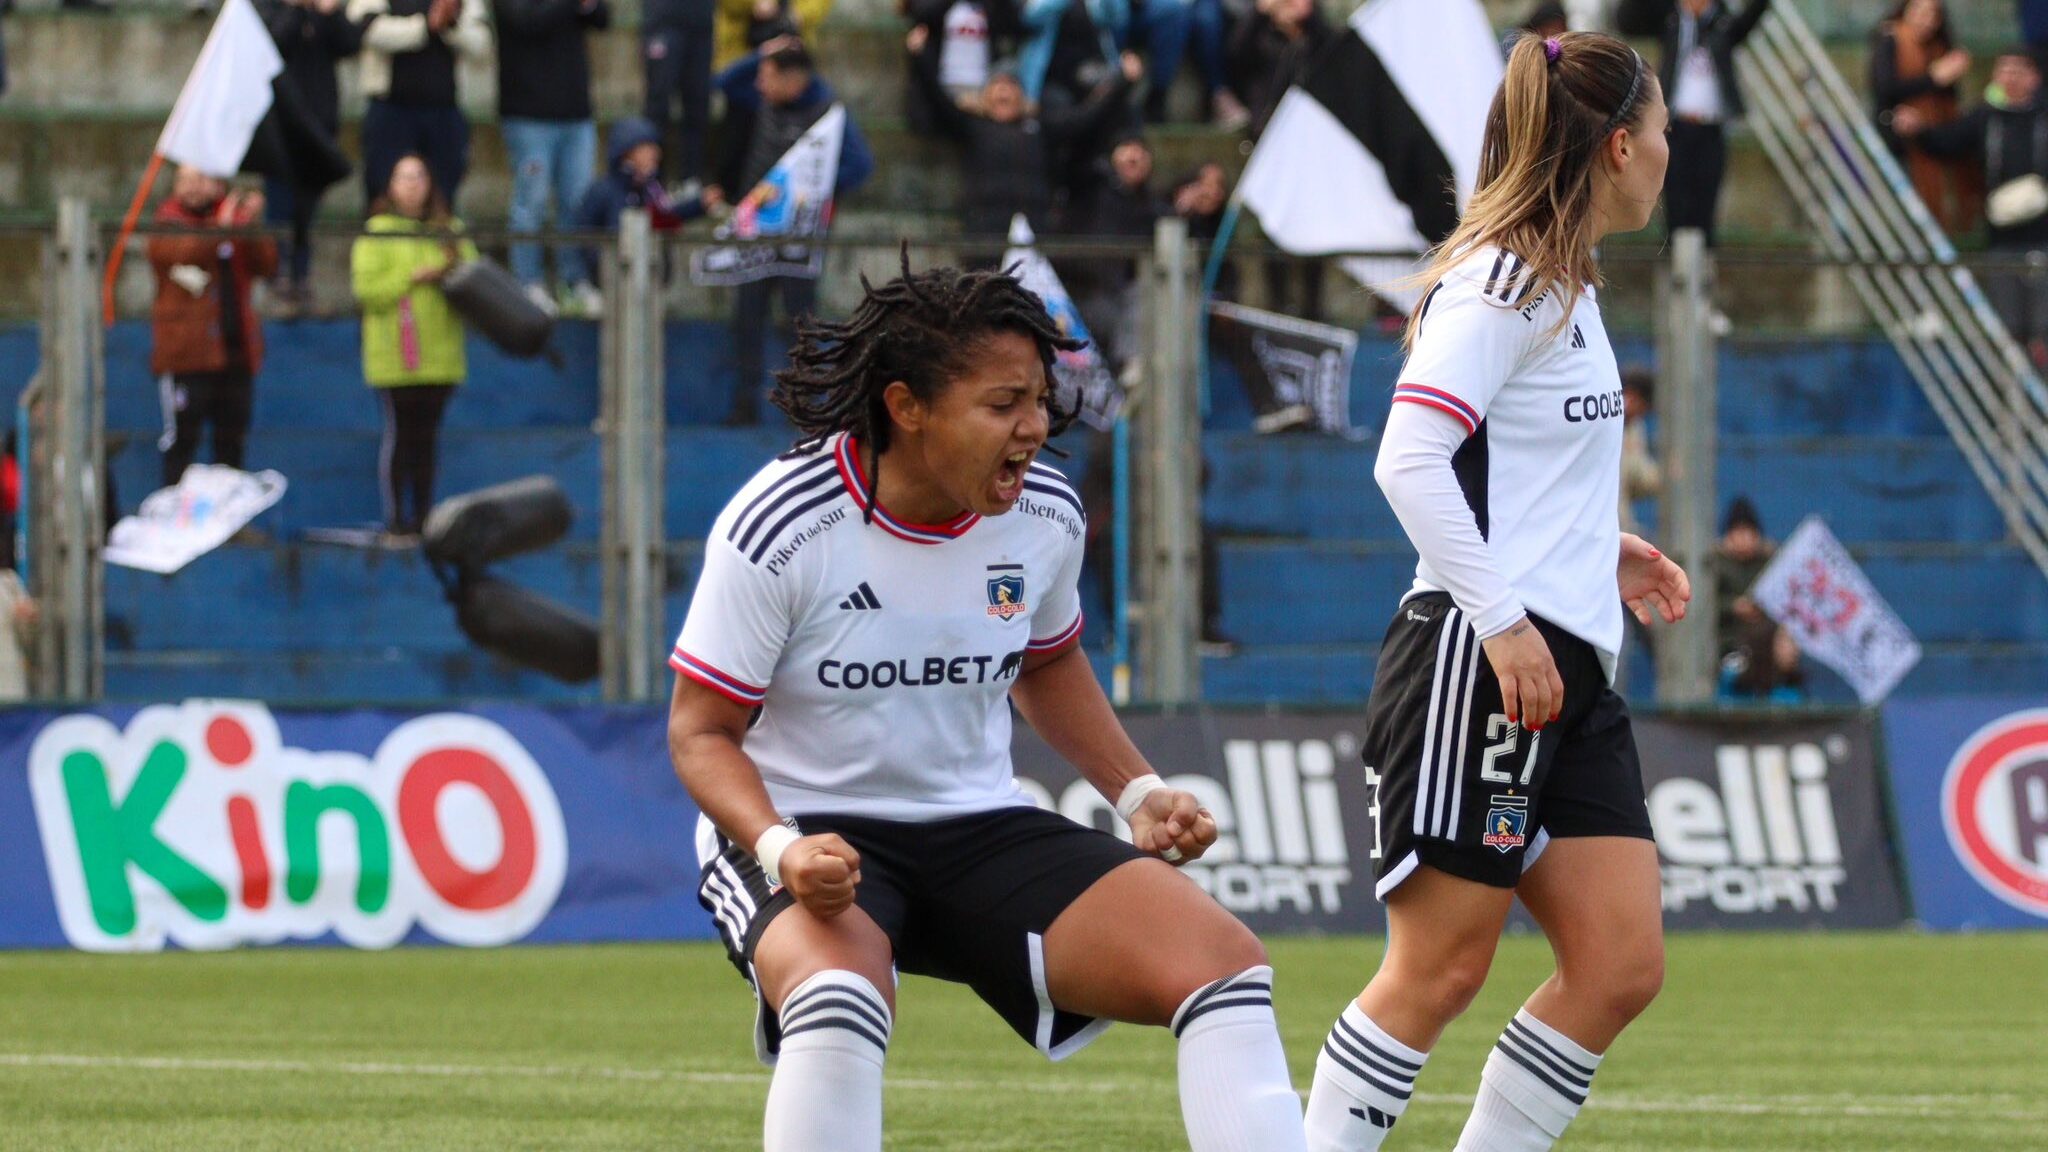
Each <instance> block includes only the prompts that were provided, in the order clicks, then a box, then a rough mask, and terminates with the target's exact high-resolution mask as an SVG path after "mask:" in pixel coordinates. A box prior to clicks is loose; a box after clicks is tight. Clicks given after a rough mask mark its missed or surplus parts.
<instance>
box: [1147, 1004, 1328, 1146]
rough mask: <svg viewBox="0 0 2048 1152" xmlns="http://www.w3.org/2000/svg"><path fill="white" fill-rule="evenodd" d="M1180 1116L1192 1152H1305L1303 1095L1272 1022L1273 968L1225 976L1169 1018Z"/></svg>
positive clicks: (1277, 1025) (1275, 1023)
mask: <svg viewBox="0 0 2048 1152" xmlns="http://www.w3.org/2000/svg"><path fill="white" fill-rule="evenodd" d="M1173 1034H1174V1035H1175V1036H1176V1037H1178V1038H1179V1040H1180V1114H1181V1119H1182V1120H1183V1121H1185V1122H1186V1124H1187V1129H1188V1146H1189V1147H1190V1148H1191V1149H1192V1150H1193V1152H1307V1148H1308V1146H1307V1145H1306V1144H1304V1143H1303V1142H1302V1134H1301V1097H1299V1096H1296V1095H1295V1094H1294V1082H1293V1081H1292V1080H1290V1079H1288V1075H1287V1052H1286V1050H1285V1049H1284V1048H1282V1047H1281V1046H1280V1026H1279V1024H1278V1023H1277V1022H1276V1021H1275V1020H1274V1019H1273V970H1272V969H1271V968H1269V967H1267V966H1265V965H1263V964H1261V965H1259V966H1258V967H1256V968H1247V969H1245V970H1244V971H1242V972H1240V973H1238V974H1237V975H1235V976H1226V977H1224V978H1223V979H1221V980H1218V981H1216V982H1215V983H1214V984H1210V985H1208V986H1207V987H1205V988H1203V989H1202V990H1200V991H1199V992H1196V993H1195V994H1194V995H1192V996H1190V997H1188V998H1187V1000H1186V1001H1184V1002H1183V1003H1182V1004H1181V1006H1180V1008H1179V1010H1178V1011H1176V1012H1174V1014H1173Z"/></svg>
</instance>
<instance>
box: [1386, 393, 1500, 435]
mask: <svg viewBox="0 0 2048 1152" xmlns="http://www.w3.org/2000/svg"><path fill="white" fill-rule="evenodd" d="M1394 399H1396V400H1406V401H1409V402H1410V403H1414V404H1427V405H1429V406H1430V407H1432V408H1441V409H1443V410H1444V411H1446V412H1449V413H1450V414H1451V415H1453V416H1456V417H1457V418H1458V420H1459V421H1460V422H1461V423H1463V424H1464V425H1465V428H1466V430H1467V431H1471V432H1477V431H1478V430H1479V410H1478V409H1477V408H1474V407H1472V405H1470V404H1467V403H1466V402H1465V401H1463V400H1461V399H1459V398H1458V397H1457V396H1455V395H1452V394H1451V393H1449V392H1446V391H1444V390H1443V389H1441V388H1432V387H1430V386H1429V385H1427V384H1397V385H1395V386H1394Z"/></svg>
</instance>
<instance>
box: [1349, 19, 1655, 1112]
mask: <svg viewBox="0 0 2048 1152" xmlns="http://www.w3.org/2000/svg"><path fill="white" fill-rule="evenodd" d="M1665 123H1666V112H1665V108H1664V100H1663V96H1662V94H1661V92H1660V91H1659V89H1658V85H1657V79H1656V76H1655V74H1654V73H1652V72H1651V71H1650V70H1649V69H1648V68H1646V67H1644V65H1643V61H1642V60H1641V58H1639V57H1638V56H1637V55H1636V54H1635V52H1633V51H1631V50H1630V49H1629V48H1628V46H1627V45H1625V44H1623V43H1621V42H1620V41H1618V40H1614V39H1611V38H1609V37H1606V36H1599V35H1592V34H1567V35H1563V36H1559V37H1555V38H1552V39H1549V40H1539V39H1535V38H1524V39H1523V40H1522V41H1521V42H1520V43H1518V44H1517V45H1516V46H1515V49H1514V51H1513V53H1512V54H1511V55H1510V57H1509V59H1508V68H1507V76H1506V79H1505V80H1504V81H1503V82H1502V84H1501V88H1500V91H1499V93H1497V94H1496V95H1495V97H1494V100H1493V107H1492V110H1491V111H1490V112H1489V113H1488V116H1487V123H1486V137H1485V144H1484V149H1483V152H1482V158H1481V164H1480V172H1479V183H1478V188H1477V190H1476V191H1475V192H1474V193H1473V196H1472V200H1471V203H1470V205H1469V206H1468V207H1467V209H1466V211H1465V216H1464V219H1463V220H1462V221H1461V222H1460V224H1459V225H1458V228H1457V229H1456V230H1455V231H1454V232H1453V233H1452V234H1451V236H1450V238H1449V239H1448V240H1446V241H1445V242H1444V244H1443V246H1442V247H1441V248H1440V249H1439V250H1438V251H1437V253H1436V255H1435V258H1434V262H1433V264H1432V267H1431V268H1430V271H1429V272H1428V273H1427V274H1426V277H1425V281H1424V282H1426V283H1430V284H1431V285H1432V286H1431V287H1430V289H1429V291H1428V293H1427V294H1426V295H1425V296H1424V298H1423V301H1422V303H1421V305H1420V306H1419V307H1418V308H1417V309H1416V312H1415V315H1414V317H1413V318H1412V319H1411V320H1410V322H1409V327H1408V340H1409V353H1408V362H1407V364H1406V365H1405V366H1404V367H1403V368H1402V370H1401V375H1400V378H1399V384H1398V385H1397V386H1396V387H1395V389H1394V399H1395V400H1396V401H1400V403H1396V404H1395V405H1394V406H1393V411H1392V414H1391V415H1389V416H1388V417H1387V427H1386V434H1385V438H1384V439H1383V440H1382V441H1381V445H1380V454H1379V462H1378V465H1377V466H1376V467H1375V469H1374V473H1373V474H1374V477H1375V478H1376V479H1377V480H1378V481H1379V484H1380V487H1381V488H1382V489H1383V490H1384V491H1385V492H1386V495H1387V501H1388V503H1390V504H1391V505H1393V508H1394V511H1395V513H1396V514H1397V515H1398V516H1399V517H1400V520H1401V526H1402V528H1404V529H1405V530H1406V531H1407V533H1408V537H1409V539H1410V540H1411V541H1413V542H1414V544H1415V549H1416V551H1417V552H1418V553H1420V554H1421V563H1420V565H1419V566H1418V567H1417V569H1416V580H1415V587H1414V589H1413V590H1412V591H1411V592H1409V594H1408V595H1407V596H1406V597H1405V598H1404V599H1403V600H1402V602H1401V604H1400V606H1399V607H1398V608H1397V609H1396V610H1395V613H1394V620H1393V623H1392V624H1391V625H1390V626H1389V627H1388V629H1387V636H1386V640H1385V642H1384V644H1383V645H1382V647H1381V649H1380V659H1379V671H1378V676H1377V679H1376V680H1375V682H1374V686H1373V694H1372V701H1371V703H1370V705H1369V706H1368V708H1367V713H1366V721H1365V738H1364V741H1363V746H1364V753H1365V763H1366V770H1367V772H1368V774H1376V778H1377V785H1376V787H1377V798H1378V804H1379V809H1378V824H1377V827H1378V833H1379V838H1380V843H1379V848H1380V851H1379V860H1378V871H1379V880H1378V884H1377V891H1378V894H1379V896H1380V898H1381V899H1383V900H1385V901H1386V904H1387V920H1388V930H1387V952H1386V956H1385V958H1384V959H1383V960H1382V961H1381V963H1380V968H1379V972H1378V973H1377V974H1376V975H1374V976H1373V978H1372V982H1371V983H1370V984H1368V985H1366V988H1365V991H1364V992H1362V993H1360V994H1359V997H1358V1000H1357V1002H1356V1003H1354V1004H1352V1005H1350V1006H1348V1007H1346V1008H1345V1010H1344V1013H1343V1015H1342V1016H1341V1017H1340V1018H1339V1019H1338V1020H1337V1022H1336V1024H1335V1026H1334V1027H1332V1028H1331V1030H1330V1035H1329V1039H1328V1040H1327V1042H1326V1043H1325V1044H1324V1046H1323V1050H1322V1052H1321V1054H1320V1055H1319V1056H1318V1058H1317V1061H1316V1076H1315V1087H1314V1089H1313V1091H1312V1092H1311V1094H1310V1097H1309V1105H1308V1131H1309V1146H1310V1147H1311V1148H1312V1149H1315V1150H1316V1152H1336V1150H1339V1149H1342V1150H1344V1152H1357V1150H1360V1149H1371V1148H1378V1147H1379V1146H1380V1142H1381V1141H1382V1140H1383V1139H1385V1138H1386V1135H1387V1132H1388V1131H1389V1130H1390V1129H1391V1128H1392V1127H1393V1125H1394V1122H1395V1121H1396V1120H1397V1119H1399V1118H1400V1115H1401V1113H1402V1111H1403V1110H1404V1109H1405V1108H1406V1107H1407V1104H1408V1099H1409V1096H1410V1094H1411V1093H1412V1092H1413V1091H1414V1088H1415V1079H1416V1077H1417V1076H1418V1075H1419V1074H1420V1073H1421V1071H1422V1066H1423V1062H1424V1061H1425V1060H1427V1059H1428V1056H1429V1050H1430V1048H1431V1047H1433V1046H1434V1045H1435V1044H1436V1041H1437V1037H1438V1035H1439V1034H1441V1033H1442V1031H1443V1028H1444V1026H1445V1025H1446V1024H1448V1023H1449V1022H1450V1021H1451V1020H1452V1018H1454V1017H1456V1016H1457V1015H1458V1014H1459V1013H1460V1012H1462V1011H1464V1010H1465V1007H1466V1006H1467V1005H1468V1004H1470V1003H1471V1001H1472V997H1473V995H1474V994H1475V993H1477V992H1478V990H1479V986H1480V984H1481V983H1482V982H1483V981H1484V980H1485V978H1486V970H1487V967H1488V966H1489V964H1490V963H1491V962H1492V960H1493V952H1494V947H1495V945H1496V943H1497V942H1498V941H1499V938H1500V933H1501V928H1502V926H1503V924H1504V923H1505V921H1506V918H1507V914H1508V906H1509V905H1510V904H1511V903H1512V902H1513V901H1514V899H1515V897H1516V896H1518V895H1519V896H1520V897H1521V899H1522V903H1523V904H1524V905H1526V906H1527V907H1528V909H1529V911H1530V912H1531V914H1533V915H1534V916H1535V918H1536V921H1537V923H1538V924H1540V925H1541V926H1542V928H1543V931H1544V933H1545V934H1546V935H1547V936H1548V937H1549V938H1550V944H1551V947H1552V949H1553V950H1554V952H1555V953H1556V957H1557V971H1556V973H1555V974H1554V975H1552V976H1551V977H1550V979H1549V980H1547V981H1545V982H1544V984H1543V986H1542V987H1540V988H1538V989H1537V990H1536V993H1535V995H1533V996H1531V997H1530V998H1529V1001H1528V1003H1527V1004H1526V1005H1524V1007H1523V1009H1522V1011H1521V1012H1519V1013H1517V1014H1516V1016H1515V1018H1514V1020H1513V1021H1512V1022H1510V1023H1509V1024H1508V1026H1507V1031H1505V1032H1504V1033H1502V1034H1501V1038H1500V1041H1499V1043H1498V1044H1497V1045H1496V1046H1495V1047H1494V1049H1493V1052H1492V1054H1491V1055H1490V1056H1489V1057H1488V1058H1487V1061H1486V1068H1485V1071H1484V1072H1483V1073H1482V1074H1481V1076H1480V1087H1479V1099H1478V1101H1477V1103H1476V1104H1475V1105H1474V1106H1473V1110H1472V1116H1471V1119H1470V1120H1468V1121H1467V1122H1466V1125H1465V1130H1464V1135H1463V1136H1462V1137H1460V1138H1459V1141H1458V1149H1459V1152H1541V1150H1542V1149H1546V1148H1549V1147H1550V1146H1551V1144H1552V1143H1553V1142H1554V1141H1555V1140H1556V1139H1557V1138H1558V1136H1559V1135H1561V1134H1562V1133H1563V1132H1564V1130H1565V1125H1567V1124H1568V1123H1570V1122H1571V1119H1572V1117H1573V1116H1574V1115H1575V1114H1576V1113H1577V1112H1578V1110H1579V1106H1580V1105H1581V1104H1582V1103H1584V1102H1585V1098H1586V1093H1587V1091H1588V1089H1589V1088H1590V1087H1591V1085H1592V1079H1593V1073H1594V1070H1595V1069H1596V1068H1598V1067H1599V1064H1600V1054H1601V1053H1602V1052H1604V1051H1606V1049H1607V1046H1608V1045H1609V1044H1610V1043H1612V1042H1613V1040H1614V1038H1615V1036H1616V1035H1617V1034H1618V1033H1620V1031H1621V1030H1622V1028H1623V1027H1624V1026H1625V1025H1627V1024H1628V1022H1629V1021H1630V1020H1632V1019H1633V1018H1634V1017H1635V1016H1636V1015H1637V1014H1638V1013H1640V1012H1641V1011H1642V1010H1643V1008H1644V1007H1645V1006H1647V1005H1648V1004H1649V1002H1650V999H1651V998H1652V997H1654V996H1655V995H1656V994H1657V989H1658V986H1659V985H1660V983H1661V982H1662V980H1663V971H1664V950H1663V947H1664V946H1663V936H1662V927H1661V921H1660V911H1661V910H1660V897H1659V886H1658V873H1657V852H1656V847H1655V845H1654V844H1653V843H1652V842H1651V839H1650V823H1649V819H1648V815H1647V813H1646V810H1645V808H1644V803H1643V784H1642V778H1641V769H1640V766H1639V765H1638V763H1637V760H1636V749H1635V740H1634V737H1633V735H1632V734H1631V732H1630V729H1629V715H1628V708H1627V706H1626V705H1625V704H1624V703H1623V702H1622V700H1621V697H1619V696H1617V695H1616V694H1615V693H1614V690H1613V688H1612V687H1611V686H1610V683H1611V680H1612V678H1613V672H1614V661H1615V653H1616V651H1617V650H1618V649H1619V648H1620V645H1621V637H1622V615H1621V613H1622V606H1623V604H1624V602H1625V603H1626V604H1627V605H1628V606H1629V607H1630V609H1631V610H1633V611H1634V612H1635V614H1636V615H1637V617H1638V618H1639V619H1641V620H1643V622H1644V623H1646V624H1647V623H1648V622H1649V619H1650V617H1651V616H1652V615H1653V614H1655V615H1659V616H1662V617H1663V618H1664V619H1665V620H1666V621H1672V620H1676V619H1678V618H1680V617H1681V616H1683V615H1684V614H1685V602H1686V601H1687V599H1689V598H1690V596H1691V594H1692V593H1691V589H1690V586H1689V585H1688V582H1687V580H1686V577H1685V573H1683V572H1682V571H1680V570H1679V568H1678V566H1677V565H1676V564H1674V563H1672V562H1671V561H1670V560H1669V559H1668V558H1666V557H1664V556H1662V555H1660V554H1659V553H1658V552H1657V550H1656V549H1654V548H1652V547H1650V545H1649V544H1647V543H1645V542H1644V541H1643V540H1641V539H1639V538H1637V537H1635V536H1630V535H1625V534H1623V533H1622V532H1621V530H1620V526H1619V523H1618V520H1617V515H1616V512H1615V508H1616V499H1617V488H1618V486H1619V484H1620V478H1621V446H1622V400H1621V376H1620V373H1619V371H1618V370H1617V369H1616V367H1615V363H1614V352H1613V350H1612V349H1611V348H1610V347H1609V346H1608V343H1607V333H1606V331H1605V330H1604V329H1603V328H1602V327H1601V323H1600V305H1599V301H1598V298H1597V294H1596V292H1595V289H1596V287H1597V286H1598V285H1599V283H1600V272H1599V269H1598V267H1597V266H1596V265H1595V263H1594V260H1593V246H1594V245H1595V244H1596V243H1598V242H1599V240H1600V239H1601V237H1603V236H1607V235H1610V234H1613V233H1617V232H1629V231H1634V230H1635V229H1638V228H1641V227H1643V226H1644V225H1645V224H1647V223H1648V222H1649V219H1650V212H1651V209H1652V208H1653V207H1654V206H1655V205H1656V202H1657V196H1658V192H1659V190H1660V189H1661V188H1662V187H1663V183H1664V168H1665V161H1666V158H1667V155H1668V153H1667V151H1666V148H1665V139H1664V127H1665ZM1482 655H1483V656H1484V659H1481V656H1482Z"/></svg>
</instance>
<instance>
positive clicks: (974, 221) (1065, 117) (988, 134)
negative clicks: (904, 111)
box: [912, 44, 1131, 236]
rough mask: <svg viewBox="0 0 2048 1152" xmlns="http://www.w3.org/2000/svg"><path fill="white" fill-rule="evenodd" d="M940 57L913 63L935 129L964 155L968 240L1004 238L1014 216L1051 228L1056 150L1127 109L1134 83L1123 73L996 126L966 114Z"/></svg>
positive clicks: (933, 51) (930, 54) (933, 49)
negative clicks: (1070, 100)
mask: <svg viewBox="0 0 2048 1152" xmlns="http://www.w3.org/2000/svg"><path fill="white" fill-rule="evenodd" d="M938 56H939V54H938V51H937V45H936V44H933V45H929V46H927V47H926V49H925V51H924V52H923V54H922V55H920V56H919V57H918V58H917V59H915V60H913V61H912V65H913V67H914V68H915V75H916V79H917V82H918V88H919V90H920V91H921V92H922V93H923V95H924V98H925V100H926V102H927V104H928V105H929V107H930V110H931V114H932V122H933V124H934V125H935V126H936V127H937V128H938V130H939V131H940V132H942V133H944V134H945V135H947V136H950V137H952V138H953V139H954V140H955V141H957V142H958V143H959V144H960V145H961V150H962V151H963V152H964V153H965V154H966V155H965V164H964V172H963V173H962V175H963V177H964V187H963V189H962V191H961V200H960V224H961V227H962V228H963V229H964V230H965V231H966V233H967V234H968V235H970V236H1004V235H1007V234H1008V232H1009V229H1010V217H1012V216H1014V215H1016V214H1017V213H1019V212H1021V213H1023V214H1024V218H1025V219H1026V220H1029V221H1030V222H1031V227H1032V228H1033V230H1035V231H1039V232H1045V231H1049V230H1050V227H1051V225H1052V220H1051V218H1050V217H1051V212H1052V208H1053V165H1054V162H1055V152H1056V151H1057V150H1058V149H1059V148H1061V147H1062V146H1064V145H1065V144H1067V143H1068V142H1069V141H1072V140H1075V139H1078V138H1080V137H1083V136H1087V135H1089V134H1090V133H1092V132H1094V131H1095V130H1096V129H1097V128H1099V127H1101V125H1102V124H1103V123H1104V122H1105V121H1106V120H1107V119H1108V118H1109V117H1110V115H1111V114H1112V113H1114V112H1115V111H1116V110H1118V109H1119V108H1121V107H1122V106H1123V104H1124V97H1125V96H1126V95H1127V94H1128V93H1129V92H1130V90H1131V86H1130V82H1129V81H1127V80H1125V79H1124V78H1123V73H1121V72H1118V73H1117V76H1116V79H1115V80H1112V81H1110V82H1109V83H1106V84H1102V85H1099V86H1097V87H1096V89H1095V91H1094V92H1093V93H1091V94H1090V95H1089V96H1088V98H1087V99H1086V100H1084V101H1082V102H1081V103H1079V104H1076V105H1073V106H1071V107H1067V108H1062V109H1058V110H1056V111H1049V112H1046V113H1044V114H1042V115H1039V116H1028V115H1027V116H1025V117H1024V118H1023V119H1021V120H1015V121H1012V122H1010V123H1008V124H998V123H996V122H995V121H993V120H990V119H989V118H987V117H986V116H976V115H973V114H972V113H969V112H965V111H962V110H961V108H960V105H958V104H956V103H954V102H953V98H952V97H951V96H948V95H947V94H946V93H945V92H944V91H942V90H941V89H940V88H939V76H938V68H939V64H938Z"/></svg>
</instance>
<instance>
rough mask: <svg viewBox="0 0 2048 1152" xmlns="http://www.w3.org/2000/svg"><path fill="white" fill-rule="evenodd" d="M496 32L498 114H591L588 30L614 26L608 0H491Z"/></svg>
mask: <svg viewBox="0 0 2048 1152" xmlns="http://www.w3.org/2000/svg"><path fill="white" fill-rule="evenodd" d="M491 16H492V21H493V23H495V24H496V25H497V31H498V115H499V116H501V117H505V118H508V119H512V118H516V119H522V120H557V121H564V122H570V121H577V120H588V119H590V47H589V45H587V44H586V43H584V35H583V34H584V33H585V32H586V31H591V30H596V29H604V28H609V27H611V23H612V9H611V4H610V0H596V3H594V4H592V5H590V6H589V7H588V8H586V7H585V6H584V5H583V3H582V2H581V0H493V2H492V5H491Z"/></svg>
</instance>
